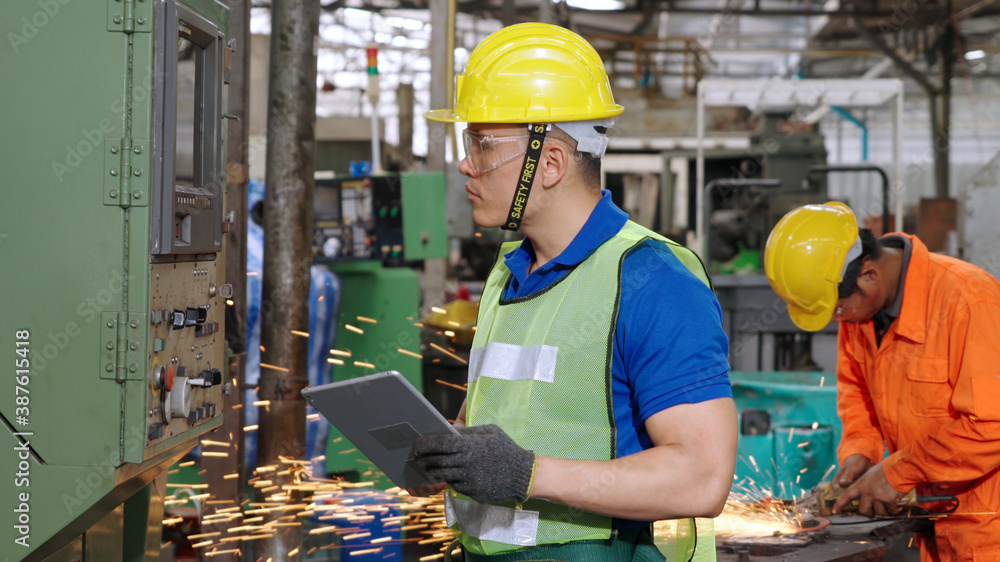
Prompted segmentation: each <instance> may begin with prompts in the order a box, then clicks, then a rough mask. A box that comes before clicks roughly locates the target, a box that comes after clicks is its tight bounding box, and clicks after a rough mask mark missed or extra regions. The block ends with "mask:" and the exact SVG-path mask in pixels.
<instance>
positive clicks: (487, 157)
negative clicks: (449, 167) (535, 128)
mask: <svg viewBox="0 0 1000 562" xmlns="http://www.w3.org/2000/svg"><path fill="white" fill-rule="evenodd" d="M528 137H529V135H515V136H504V137H497V136H494V135H484V134H482V133H477V132H476V131H472V130H470V129H465V130H464V131H462V142H463V143H464V144H465V157H466V158H468V159H469V163H470V164H472V168H473V169H474V170H475V172H476V174H477V175H482V174H485V173H486V172H489V171H491V170H496V169H497V168H499V167H500V166H503V165H504V164H506V163H507V162H510V161H511V160H513V159H515V158H517V157H518V156H522V155H523V154H524V153H525V152H526V151H527V150H528V143H527V142H526V139H527V138H528Z"/></svg>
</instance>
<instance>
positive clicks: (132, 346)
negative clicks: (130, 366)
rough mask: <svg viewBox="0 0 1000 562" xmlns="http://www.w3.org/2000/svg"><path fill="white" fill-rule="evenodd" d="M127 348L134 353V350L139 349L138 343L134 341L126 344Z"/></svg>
mask: <svg viewBox="0 0 1000 562" xmlns="http://www.w3.org/2000/svg"><path fill="white" fill-rule="evenodd" d="M128 348H129V349H131V350H132V351H135V350H137V349H139V342H137V341H134V342H132V343H130V344H128Z"/></svg>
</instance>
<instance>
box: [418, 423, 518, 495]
mask: <svg viewBox="0 0 1000 562" xmlns="http://www.w3.org/2000/svg"><path fill="white" fill-rule="evenodd" d="M457 429H458V431H459V433H460V435H455V434H453V433H452V434H447V435H442V434H437V435H423V436H421V437H418V438H417V441H416V443H415V444H414V446H413V456H414V460H415V461H416V463H417V466H419V467H420V469H421V470H423V471H424V472H425V473H426V474H427V477H428V478H430V479H431V480H432V481H437V482H447V483H448V484H449V485H451V487H452V488H455V490H456V491H458V492H459V493H461V494H465V495H466V496H469V497H471V498H472V499H474V500H476V501H477V502H480V503H504V502H508V501H515V502H521V501H524V500H526V499H527V498H528V493H529V492H530V490H529V486H530V485H531V473H532V471H533V470H534V466H535V453H533V452H531V451H526V450H524V449H522V448H521V447H520V446H518V444H517V443H515V442H514V440H513V439H511V438H510V436H508V435H507V434H506V433H504V431H503V430H502V429H500V427H498V426H496V425H477V426H473V427H459V428H457Z"/></svg>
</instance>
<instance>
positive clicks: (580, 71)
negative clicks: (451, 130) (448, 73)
mask: <svg viewBox="0 0 1000 562" xmlns="http://www.w3.org/2000/svg"><path fill="white" fill-rule="evenodd" d="M622 111H624V108H623V107H622V106H620V105H617V104H616V103H615V100H614V97H612V95H611V84H610V82H609V81H608V74H607V72H606V71H605V70H604V63H603V62H602V61H601V57H600V56H598V54H597V51H595V50H594V47H593V46H591V44H590V43H588V42H587V41H586V40H585V39H584V38H583V37H580V36H579V35H577V34H576V33H573V32H572V31H569V30H568V29H565V28H562V27H559V26H556V25H550V24H546V23H522V24H518V25H512V26H510V27H505V28H503V29H501V30H499V31H497V32H494V33H492V34H491V35H490V36H489V37H487V38H486V39H484V40H483V42H482V43H480V44H479V46H477V47H476V48H475V50H473V51H472V54H470V55H469V62H468V63H467V64H466V67H465V74H464V75H461V74H460V75H459V76H458V86H457V88H456V92H455V107H454V108H453V109H434V110H431V111H428V112H427V113H426V114H425V115H426V117H427V118H428V119H431V120H433V121H448V122H455V121H460V122H465V123H556V122H560V121H580V120H589V119H601V118H608V117H614V116H615V115H618V114H620V113H621V112H622Z"/></svg>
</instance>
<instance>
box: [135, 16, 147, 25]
mask: <svg viewBox="0 0 1000 562" xmlns="http://www.w3.org/2000/svg"><path fill="white" fill-rule="evenodd" d="M135 23H137V24H139V25H142V24H144V23H146V18H143V17H139V18H135Z"/></svg>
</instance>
